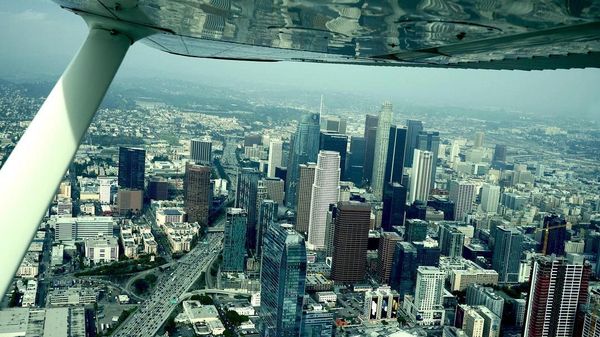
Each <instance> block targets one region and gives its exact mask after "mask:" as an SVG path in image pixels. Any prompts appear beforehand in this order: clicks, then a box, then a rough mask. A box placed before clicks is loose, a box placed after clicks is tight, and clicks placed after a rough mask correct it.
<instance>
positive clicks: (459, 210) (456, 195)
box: [448, 180, 475, 221]
mask: <svg viewBox="0 0 600 337" xmlns="http://www.w3.org/2000/svg"><path fill="white" fill-rule="evenodd" d="M448 200H450V201H452V202H454V220H457V221H463V219H464V217H465V215H466V214H469V213H470V212H471V211H472V210H473V201H474V200H475V184H473V183H471V182H468V181H457V180H452V181H451V182H450V187H449V188H448Z"/></svg>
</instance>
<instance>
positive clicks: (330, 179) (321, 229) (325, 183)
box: [308, 151, 340, 249]
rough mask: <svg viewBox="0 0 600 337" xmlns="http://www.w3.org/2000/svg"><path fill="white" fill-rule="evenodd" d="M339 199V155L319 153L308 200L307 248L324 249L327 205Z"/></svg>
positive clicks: (328, 152)
mask: <svg viewBox="0 0 600 337" xmlns="http://www.w3.org/2000/svg"><path fill="white" fill-rule="evenodd" d="M339 197H340V154H339V153H338V152H333V151H320V152H319V158H318V159H317V166H316V168H315V178H314V183H313V186H312V196H311V200H310V217H309V220H308V246H309V247H310V248H311V249H324V248H325V227H326V220H327V210H328V209H329V204H334V203H336V202H337V201H338V200H339Z"/></svg>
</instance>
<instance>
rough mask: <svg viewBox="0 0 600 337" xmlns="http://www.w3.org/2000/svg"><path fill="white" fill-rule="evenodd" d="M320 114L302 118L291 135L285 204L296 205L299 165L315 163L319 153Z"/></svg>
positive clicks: (311, 114)
mask: <svg viewBox="0 0 600 337" xmlns="http://www.w3.org/2000/svg"><path fill="white" fill-rule="evenodd" d="M319 135H320V114H318V113H310V114H307V115H305V116H304V117H303V118H302V121H301V122H300V123H299V124H298V128H297V129H296V133H295V134H294V135H292V141H291V144H290V145H291V151H290V155H289V161H288V168H287V169H288V171H287V180H286V192H285V194H286V204H287V205H288V206H289V207H294V206H295V205H296V198H297V197H298V195H297V192H298V191H297V186H298V176H299V166H300V164H306V163H308V162H313V163H314V162H316V161H317V154H318V152H319Z"/></svg>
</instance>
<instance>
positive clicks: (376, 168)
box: [371, 102, 392, 200]
mask: <svg viewBox="0 0 600 337" xmlns="http://www.w3.org/2000/svg"><path fill="white" fill-rule="evenodd" d="M391 126H392V103H389V102H386V103H384V104H383V108H382V109H381V112H380V113H379V124H378V125H377V137H376V142H375V155H374V157H373V176H372V178H371V187H372V188H373V194H374V195H375V197H376V198H377V199H379V200H381V199H382V198H383V187H384V183H385V181H384V180H385V163H386V161H387V153H388V144H389V141H390V127H391Z"/></svg>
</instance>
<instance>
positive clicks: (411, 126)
mask: <svg viewBox="0 0 600 337" xmlns="http://www.w3.org/2000/svg"><path fill="white" fill-rule="evenodd" d="M406 129H407V132H406V152H405V155H404V157H405V160H404V166H405V167H412V163H413V152H414V151H415V149H416V148H417V136H418V135H419V132H421V131H423V123H422V122H421V121H417V120H413V119H409V120H407V121H406Z"/></svg>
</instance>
